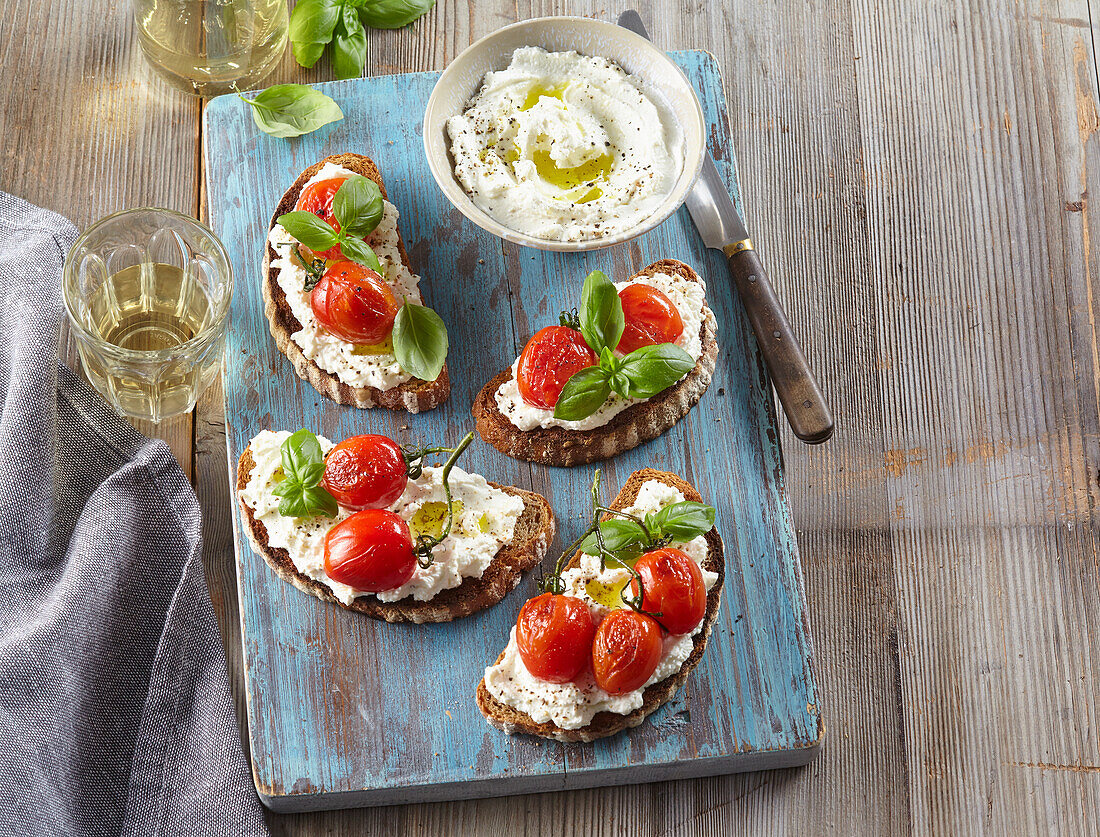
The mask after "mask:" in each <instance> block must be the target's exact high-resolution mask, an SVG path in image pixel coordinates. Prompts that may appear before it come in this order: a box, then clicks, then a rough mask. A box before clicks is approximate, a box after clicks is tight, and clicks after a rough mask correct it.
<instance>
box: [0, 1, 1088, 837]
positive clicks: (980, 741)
mask: <svg viewBox="0 0 1100 837" xmlns="http://www.w3.org/2000/svg"><path fill="white" fill-rule="evenodd" d="M639 5H640V11H641V13H642V15H643V17H644V18H645V19H646V20H647V22H648V23H649V27H650V31H651V32H652V34H653V36H654V38H655V39H656V40H657V41H658V42H659V43H661V44H663V45H664V46H666V47H667V48H692V47H694V48H706V49H709V50H710V51H711V52H713V53H714V54H715V55H716V56H717V57H718V60H719V63H720V65H721V67H722V70H723V73H724V76H725V85H726V92H727V96H728V98H729V103H730V109H731V114H732V115H733V140H734V145H735V146H736V148H737V152H738V160H739V164H740V169H741V178H742V185H743V189H744V194H745V201H746V205H747V208H748V212H749V215H750V222H751V227H752V229H753V238H754V240H755V241H756V242H757V244H758V247H759V248H760V249H761V251H762V252H763V255H764V256H765V258H766V259H767V261H768V264H769V266H770V271H771V275H772V276H773V278H774V280H775V282H776V284H777V285H778V288H779V291H780V293H781V295H782V296H783V298H784V299H785V301H786V303H787V306H788V310H789V312H790V314H791V319H792V321H793V322H794V323H795V327H796V330H797V331H798V333H799V334H800V335H801V337H802V339H803V342H804V345H805V346H806V348H807V352H808V354H809V355H810V358H811V360H812V362H813V364H814V365H815V367H816V368H817V370H818V371H819V373H820V375H821V377H822V380H823V383H824V385H825V388H826V389H827V391H828V392H829V394H830V396H831V398H832V401H833V405H834V408H835V411H836V414H837V425H838V431H837V434H836V437H835V438H834V439H833V440H832V441H831V442H829V443H828V444H827V445H825V446H824V447H820V448H806V447H803V446H802V445H800V444H799V443H798V442H797V441H796V440H795V439H794V438H793V436H791V435H790V434H789V433H786V432H785V433H784V438H783V443H784V447H785V453H786V467H787V485H788V488H789V491H790V495H791V504H792V506H793V508H794V514H795V520H796V523H797V526H798V529H799V538H800V544H801V549H802V558H803V564H804V570H805V575H806V584H807V594H808V598H809V609H810V620H811V624H812V627H813V630H814V635H815V640H816V647H817V670H818V676H819V678H820V687H821V691H822V695H823V711H824V715H825V722H826V727H827V730H828V733H827V738H826V742H825V745H824V750H823V752H822V755H821V756H820V758H819V759H818V760H817V761H816V762H815V763H814V764H812V765H811V766H809V767H807V768H802V769H797V770H790V771H780V772H771V773H760V774H742V775H739V776H733V777H728V778H721V779H712V780H704V781H691V782H678V783H671V784H665V785H650V786H639V787H626V788H613V789H606V790H597V791H586V792H579V793H573V794H568V795H555V794H547V795H542V796H532V797H515V798H510V799H499V800H485V801H478V802H468V803H454V804H441V805H425V806H410V807H403V808H389V809H374V810H370V811H360V812H356V811H350V812H336V813H330V814H319V815H301V816H295V817H275V816H272V818H271V824H272V828H273V830H274V831H275V833H277V834H298V835H320V834H364V833H369V834H406V833H407V834H415V833H421V832H428V833H435V832H438V833H442V832H443V831H444V830H447V831H449V832H450V833H457V832H466V833H471V834H476V833H484V832H486V831H488V830H489V829H492V830H493V831H494V832H496V833H501V834H505V833H507V834H512V833H521V832H523V833H538V832H544V831H545V832H553V833H557V834H578V835H580V834H596V833H599V834H608V835H610V834H619V833H625V832H628V831H629V832H639V833H644V834H670V833H713V834H728V833H769V834H771V833H784V834H786V833H790V834H807V833H836V834H850V833H864V834H893V833H905V832H916V833H926V832H932V831H934V832H938V833H944V834H955V833H974V832H987V833H1058V834H1095V833H1097V831H1098V830H1100V732H1098V730H1100V553H1098V547H1097V540H1098V535H1100V532H1098V521H1100V517H1098V515H1097V512H1096V504H1097V502H1098V500H1100V414H1098V407H1100V348H1098V334H1097V330H1098V328H1100V325H1098V322H1097V320H1098V318H1100V300H1094V290H1095V288H1096V280H1095V276H1096V275H1097V274H1098V273H1100V257H1098V255H1097V254H1096V253H1094V252H1093V251H1092V248H1091V245H1090V240H1091V239H1092V238H1093V237H1097V240H1100V235H1097V234H1098V233H1100V230H1098V227H1100V223H1098V222H1097V220H1096V216H1095V213H1093V214H1092V215H1090V212H1089V192H1090V191H1091V192H1092V193H1093V194H1100V183H1098V178H1100V135H1098V132H1100V108H1098V98H1097V85H1098V81H1097V63H1096V50H1095V39H1096V37H1097V34H1098V27H1100V3H1094V4H1092V5H1093V8H1090V4H1089V3H1087V2H1085V0H1047V2H1037V0H1017V2H1007V0H971V2H961V0H957V1H956V2H953V3H952V2H946V0H883V2H879V3H871V2H866V0H859V1H858V2H857V0H833V2H828V3H824V2H818V0H803V1H802V2H796V3H790V2H784V0H764V2H747V1H746V0H726V2H724V3H722V4H718V3H693V4H688V5H686V6H685V5H683V4H680V3H674V2H671V0H659V1H655V0H646V1H645V2H640V4H639ZM619 11H620V8H619V7H618V6H613V7H608V6H600V5H598V4H593V3H591V2H575V3H564V2H560V0H554V2H547V3H536V4H530V3H521V4H519V5H515V4H505V3H502V2H498V1H497V0H478V2H477V4H476V11H475V10H474V4H472V3H467V2H460V1H459V0H440V2H439V5H438V6H437V7H436V8H435V9H434V10H433V11H432V12H431V13H430V14H429V15H428V16H427V17H425V18H424V19H423V20H421V21H420V22H419V23H417V24H415V25H414V26H413V27H412V28H410V29H406V30H403V31H399V32H375V33H372V34H371V36H370V47H369V50H370V53H369V59H368V64H369V68H370V69H369V72H371V73H373V74H381V73H392V72H401V71H407V70H423V69H440V68H442V67H443V66H444V65H445V64H446V63H447V62H448V61H449V60H450V59H451V58H453V57H454V56H455V55H456V54H457V52H458V51H459V50H461V49H462V48H463V47H465V46H466V45H467V44H468V43H469V42H470V41H471V40H473V39H475V38H477V37H480V36H481V35H484V34H485V33H487V32H489V31H491V30H492V29H494V28H496V27H498V26H501V25H503V24H505V23H508V22H511V21H512V20H514V19H516V18H523V17H533V16H539V15H544V14H553V13H562V12H569V13H581V14H592V15H599V16H602V17H613V16H615V15H617V14H618V12H619ZM1094 16H1096V22H1095V23H1094ZM0 66H2V67H3V70H4V76H3V77H4V80H3V82H2V83H0V136H3V142H2V151H0V189H3V190H5V191H8V192H13V193H15V194H17V195H20V196H22V197H24V198H27V199H28V200H31V201H34V202H36V203H39V204H41V205H43V206H46V207H49V208H51V209H55V210H57V211H60V212H63V213H65V214H67V215H69V216H70V217H71V218H73V220H74V221H75V222H76V223H77V224H78V225H81V226H83V225H86V224H88V223H90V222H91V221H92V220H94V219H95V218H97V217H99V216H101V215H103V214H106V213H107V212H109V211H112V210H115V209H121V208H123V207H127V206H136V205H140V204H155V205H162V206H169V207H173V208H175V209H179V210H181V211H184V212H189V213H193V214H196V215H198V216H200V217H201V216H202V215H203V210H204V196H203V194H202V182H203V178H202V172H201V170H200V165H201V164H200V160H201V157H202V155H201V148H200V139H199V119H200V115H201V108H202V104H201V103H200V102H199V101H197V100H192V99H188V98H186V97H184V96H182V95H178V94H176V93H174V92H172V91H170V90H169V89H168V88H166V87H165V86H164V85H162V84H161V83H160V82H159V81H158V80H157V79H156V78H154V77H153V76H152V74H151V72H150V71H149V70H148V69H147V68H146V66H145V65H144V62H143V59H142V57H141V54H140V50H139V49H138V46H137V43H136V39H135V37H134V31H133V27H132V24H131V21H130V8H129V4H128V3H126V2H119V0H112V2H108V3H85V2H80V0H54V1H53V2H45V0H0ZM330 77H331V74H330V71H329V69H328V67H327V64H325V63H324V62H322V64H321V65H319V67H318V68H317V69H315V70H313V71H309V72H306V71H302V70H300V69H299V68H297V67H296V66H295V65H294V64H293V62H292V60H291V59H290V58H289V56H288V57H287V59H286V60H285V61H284V62H283V64H282V65H281V66H280V68H279V69H278V70H277V71H276V73H275V74H274V76H273V77H272V78H271V80H270V81H271V82H272V83H274V82H278V81H289V80H298V81H317V80H323V79H327V78H330ZM222 425H223V422H222V415H221V394H220V392H217V391H211V392H208V393H207V394H206V395H205V396H204V398H203V400H202V402H201V404H200V405H199V407H198V409H197V410H196V412H195V415H194V417H193V418H191V417H187V418H185V419H181V420H177V421H175V422H172V423H170V424H167V425H165V426H162V427H160V428H157V429H151V428H143V429H145V430H147V431H148V432H155V435H159V436H162V437H163V438H165V439H166V440H168V442H169V443H170V444H171V445H172V448H173V450H174V451H175V452H176V455H177V456H178V458H179V460H180V463H181V464H182V465H183V467H184V470H185V471H187V472H188V473H189V474H190V475H191V476H192V478H193V480H194V482H195V486H196V489H197V491H198V494H199V499H200V501H201V502H202V504H203V508H204V512H205V520H206V531H205V537H206V559H207V573H208V578H209V582H210V588H211V594H212V596H213V598H214V603H215V606H216V607H217V609H218V613H219V617H220V619H221V624H222V630H223V638H224V640H225V644H226V648H227V652H228V654H229V659H230V668H231V672H230V673H231V677H232V678H233V682H234V683H235V684H236V683H239V682H240V647H239V639H238V627H237V612H236V598H235V591H234V580H233V559H232V545H231V535H230V505H229V493H228V486H227V484H226V464H225V444H224V437H223V430H222Z"/></svg>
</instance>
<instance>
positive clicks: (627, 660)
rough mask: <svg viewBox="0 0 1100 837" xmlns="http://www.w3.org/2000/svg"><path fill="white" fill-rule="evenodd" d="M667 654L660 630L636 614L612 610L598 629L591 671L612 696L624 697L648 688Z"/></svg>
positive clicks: (624, 610) (650, 620)
mask: <svg viewBox="0 0 1100 837" xmlns="http://www.w3.org/2000/svg"><path fill="white" fill-rule="evenodd" d="M663 651H664V641H663V639H662V637H661V626H660V625H658V624H657V623H656V622H654V621H653V619H651V618H650V617H648V616H646V615H645V614H642V613H638V611H636V610H626V609H623V610H613V611H611V613H609V614H608V615H607V616H606V617H604V620H603V621H602V622H600V626H599V627H598V628H597V629H596V638H595V640H594V641H593V643H592V671H593V672H594V673H595V675H596V685H598V686H599V687H600V688H601V689H603V690H604V691H605V692H607V693H608V694H609V695H625V694H626V693H627V692H633V691H634V690H635V689H640V688H641V687H642V686H644V685H645V683H646V681H647V680H649V678H650V677H651V676H652V675H653V672H655V671H656V670H657V664H658V663H660V662H661V653H662V652H663Z"/></svg>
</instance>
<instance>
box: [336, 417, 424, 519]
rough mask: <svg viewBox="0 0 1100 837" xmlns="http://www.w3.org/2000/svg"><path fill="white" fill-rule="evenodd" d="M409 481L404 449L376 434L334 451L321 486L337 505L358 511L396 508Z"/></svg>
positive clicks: (357, 438)
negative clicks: (395, 504)
mask: <svg viewBox="0 0 1100 837" xmlns="http://www.w3.org/2000/svg"><path fill="white" fill-rule="evenodd" d="M408 482H409V472H408V467H407V466H406V464H405V457H404V456H403V455H402V453H401V447H400V446H399V445H398V444H397V442H395V441H393V439H388V438H386V437H385V436H377V435H375V434H373V433H366V434H364V435H362V436H352V437H351V438H350V439H344V441H342V442H341V443H340V444H338V445H337V446H336V447H334V448H333V449H332V450H330V451H329V453H328V456H326V457H325V473H324V476H323V477H322V478H321V485H323V486H324V487H325V489H326V490H327V491H328V493H329V494H331V495H332V496H333V497H335V498H336V502H337V503H339V504H340V505H341V506H344V507H346V508H349V509H355V510H356V511H359V510H362V509H384V508H386V506H391V505H393V504H394V503H395V502H397V498H398V497H400V496H401V495H402V493H403V492H404V491H405V486H406V485H408Z"/></svg>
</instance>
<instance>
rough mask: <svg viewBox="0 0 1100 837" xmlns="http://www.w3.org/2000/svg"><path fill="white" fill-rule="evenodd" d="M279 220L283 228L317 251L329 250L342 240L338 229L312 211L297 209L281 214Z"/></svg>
mask: <svg viewBox="0 0 1100 837" xmlns="http://www.w3.org/2000/svg"><path fill="white" fill-rule="evenodd" d="M277 220H278V223H279V224H280V225H282V227H283V229H285V230H286V231H287V232H288V233H290V234H291V235H292V236H294V238H295V239H296V240H298V241H300V242H301V243H302V244H304V245H306V247H308V248H309V249H310V250H316V251H317V252H321V251H324V250H328V249H329V248H330V247H334V246H336V244H337V243H338V242H339V241H340V239H339V234H338V233H337V232H336V230H334V229H333V228H332V227H331V226H330V225H329V224H326V223H325V222H324V221H322V220H321V219H320V218H318V217H317V216H316V215H314V214H313V213H312V212H304V211H302V210H300V209H296V210H294V211H293V212H288V213H286V215H280V216H279V217H278V219H277Z"/></svg>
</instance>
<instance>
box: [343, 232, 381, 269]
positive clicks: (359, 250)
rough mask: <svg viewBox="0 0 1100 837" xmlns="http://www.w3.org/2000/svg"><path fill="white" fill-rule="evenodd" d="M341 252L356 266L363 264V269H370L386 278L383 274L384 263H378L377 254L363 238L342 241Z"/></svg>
mask: <svg viewBox="0 0 1100 837" xmlns="http://www.w3.org/2000/svg"><path fill="white" fill-rule="evenodd" d="M340 252H342V253H343V254H344V255H345V256H347V257H348V258H349V259H351V260H352V261H353V262H355V263H356V264H361V265H363V267H369V268H370V269H371V270H373V271H374V272H375V273H377V274H378V275H379V276H385V274H384V273H383V272H382V263H381V262H380V261H378V256H377V254H375V252H374V250H372V249H371V246H370V245H369V244H367V242H365V241H363V240H362V239H361V238H348V239H345V240H344V241H341V242H340Z"/></svg>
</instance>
